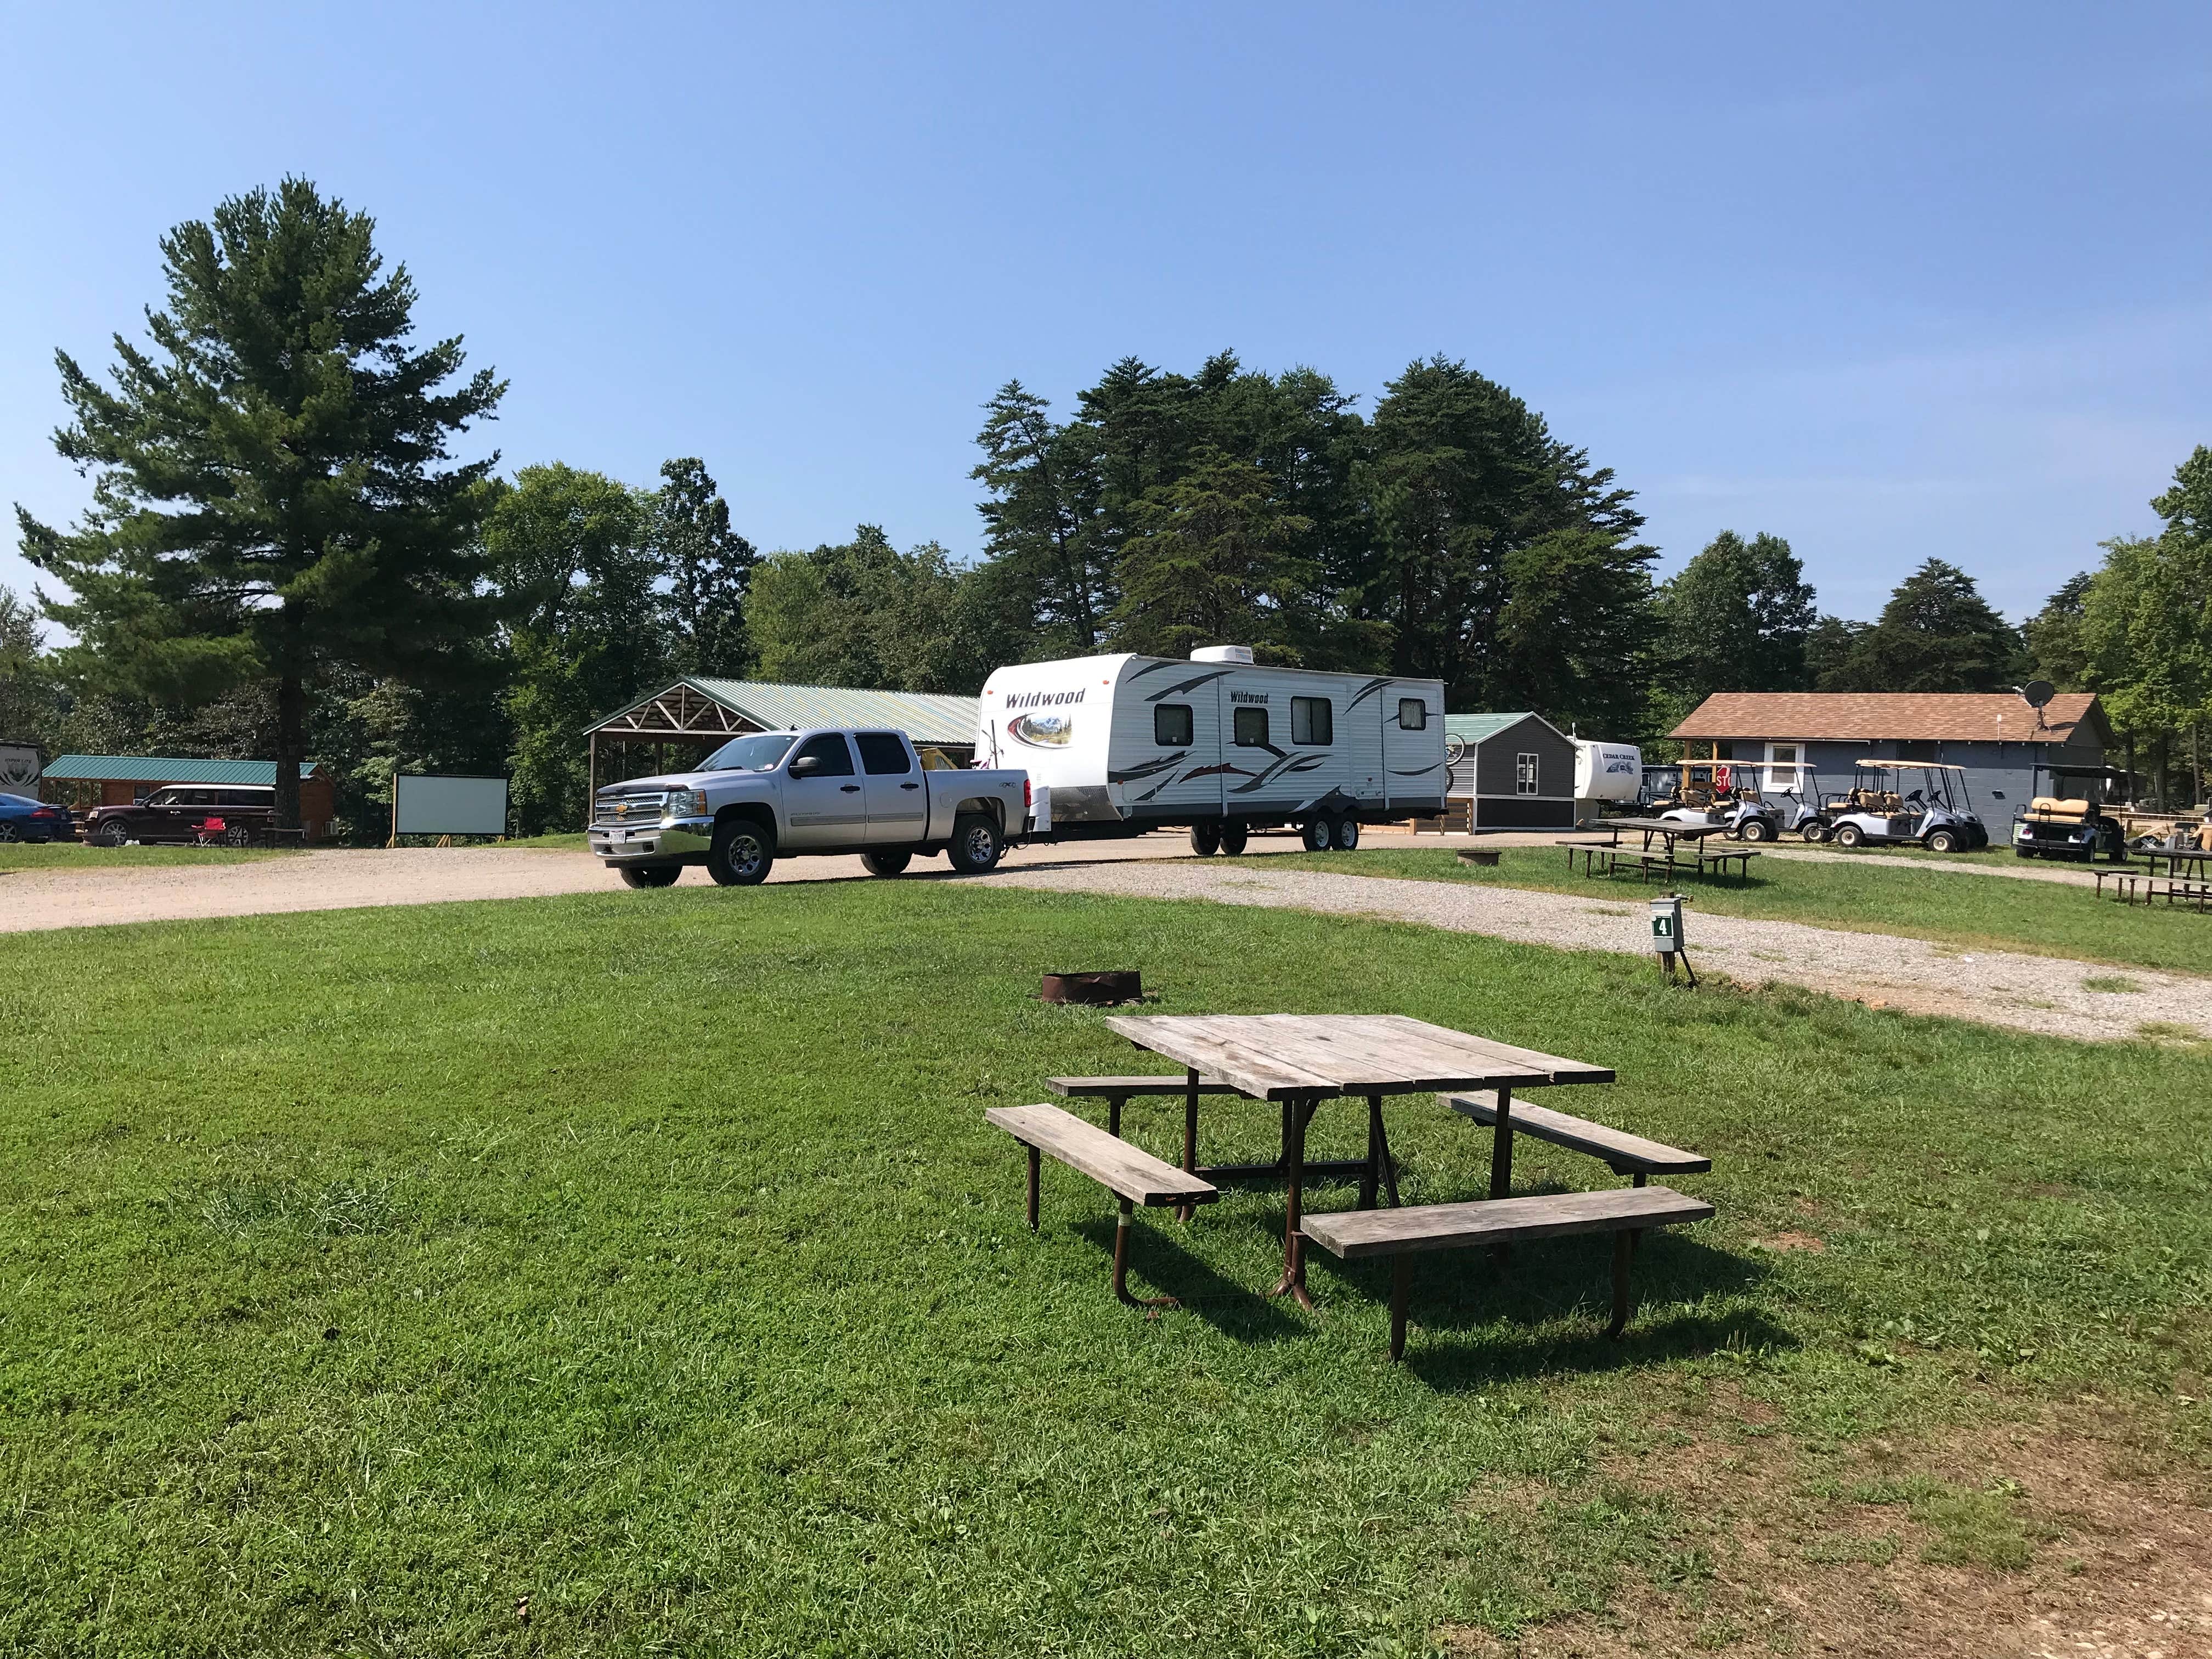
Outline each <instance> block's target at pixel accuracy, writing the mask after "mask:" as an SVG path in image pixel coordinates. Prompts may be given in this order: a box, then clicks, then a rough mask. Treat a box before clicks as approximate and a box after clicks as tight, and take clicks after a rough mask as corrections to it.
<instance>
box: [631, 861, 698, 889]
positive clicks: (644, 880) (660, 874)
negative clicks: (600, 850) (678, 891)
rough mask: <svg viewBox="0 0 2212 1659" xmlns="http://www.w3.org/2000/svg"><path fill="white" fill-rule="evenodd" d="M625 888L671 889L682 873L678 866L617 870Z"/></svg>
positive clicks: (666, 865) (649, 866)
mask: <svg viewBox="0 0 2212 1659" xmlns="http://www.w3.org/2000/svg"><path fill="white" fill-rule="evenodd" d="M615 873H616V874H617V875H618V876H620V877H621V878H622V884H623V886H625V887H673V886H675V885H676V878H677V877H678V876H680V875H682V874H683V873H684V866H681V865H678V864H648V865H645V866H641V868H638V869H635V870H617V871H616V872H615Z"/></svg>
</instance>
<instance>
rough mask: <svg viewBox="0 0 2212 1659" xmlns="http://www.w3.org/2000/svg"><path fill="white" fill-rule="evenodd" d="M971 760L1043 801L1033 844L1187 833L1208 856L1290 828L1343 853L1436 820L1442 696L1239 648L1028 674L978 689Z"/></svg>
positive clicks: (1073, 661)
mask: <svg viewBox="0 0 2212 1659" xmlns="http://www.w3.org/2000/svg"><path fill="white" fill-rule="evenodd" d="M975 758H976V763H977V764H979V765H985V766H1004V767H1022V768H1025V769H1027V770H1028V772H1029V775H1030V783H1031V785H1032V787H1033V788H1036V789H1037V790H1040V791H1043V792H1048V793H1044V794H1043V795H1042V799H1039V801H1038V803H1037V805H1038V807H1039V809H1040V810H1039V812H1038V817H1039V819H1040V823H1039V824H1038V834H1039V836H1045V835H1049V836H1051V837H1052V838H1053V839H1055V840H1080V839H1084V838H1085V837H1103V836H1126V835H1135V834H1140V833H1142V832H1143V831H1145V830H1147V829H1159V828H1163V827H1169V826H1177V825H1182V824H1188V825H1190V826H1191V827H1192V829H1193V839H1194V842H1196V843H1197V844H1198V845H1199V846H1200V849H1201V850H1207V848H1208V845H1209V842H1212V843H1213V844H1222V845H1227V846H1231V847H1232V848H1233V847H1235V846H1238V845H1241V844H1242V841H1243V835H1244V832H1245V831H1247V830H1249V829H1270V828H1274V827H1278V826H1279V825H1282V824H1285V823H1295V824H1297V825H1299V826H1300V827H1302V828H1303V829H1305V830H1306V833H1307V841H1308V843H1309V845H1316V846H1318V845H1337V846H1347V845H1352V844H1356V842H1357V841H1358V829H1357V828H1356V827H1351V826H1357V825H1358V824H1361V823H1386V822H1389V821H1390V820H1392V819H1396V818H1406V817H1415V816H1422V817H1430V816H1434V815H1435V814H1437V813H1439V812H1441V811H1443V799H1444V785H1445V777H1446V770H1447V769H1446V767H1445V763H1444V721H1443V682H1442V681H1440V680H1428V679H1404V678H1397V677H1395V676H1391V675H1374V674H1340V673H1332V672H1327V671H1320V670H1313V669H1301V668H1274V667H1268V666H1265V665H1260V664H1256V663H1255V662H1253V661H1252V660H1251V653H1250V652H1249V650H1247V649H1245V648H1244V647H1237V646H1212V647H1206V648H1204V649H1202V650H1200V651H1195V652H1193V653H1191V656H1190V659H1188V661H1185V660H1182V659H1176V658H1170V657H1141V656H1131V655H1121V656H1106V657H1075V658H1070V659H1065V660H1062V661H1059V662H1042V663H1024V664H1021V665H1018V666H1016V667H1012V668H1001V669H1000V670H998V671H996V672H995V673H994V674H993V675H992V676H991V678H989V680H987V682H986V683H985V684H984V687H983V695H982V698H981V709H980V713H979V716H978V724H977V730H976V744H975ZM1047 815H1048V816H1047ZM1046 823H1049V826H1050V827H1049V829H1047V828H1046Z"/></svg>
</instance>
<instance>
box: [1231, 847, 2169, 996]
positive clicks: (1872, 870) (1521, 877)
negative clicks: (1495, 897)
mask: <svg viewBox="0 0 2212 1659" xmlns="http://www.w3.org/2000/svg"><path fill="white" fill-rule="evenodd" d="M1247 856H1248V857H1249V856H1250V855H1249V854H1248V855H1247ZM1268 857H1269V862H1270V865H1271V867H1281V862H1280V861H1281V860H1282V859H1283V858H1285V857H1288V858H1290V859H1291V860H1292V861H1293V863H1294V865H1295V866H1296V867H1299V868H1306V869H1314V870H1332V871H1336V872H1340V873H1343V874H1346V875H1354V876H1400V877H1407V878H1413V879H1417V880H1422V881H1448V882H1473V883H1487V884H1493V885H1498V886H1506V887H1533V888H1538V889H1541V890H1543V891H1545V892H1550V893H1581V894H1589V895H1592V896H1600V897H1606V898H1613V899H1618V900H1620V901H1622V902H1631V901H1634V900H1636V899H1638V898H1639V897H1642V896H1649V895H1650V894H1653V893H1656V892H1658V891H1660V890H1661V887H1662V884H1659V883H1654V882H1644V883H1638V881H1637V879H1636V878H1634V877H1633V876H1615V877H1612V878H1607V877H1604V876H1595V877H1592V876H1585V875H1583V873H1582V872H1581V871H1580V869H1579V868H1577V869H1575V870H1569V869H1568V868H1567V866H1566V854H1565V853H1564V852H1561V851H1559V850H1558V849H1556V848H1548V847H1546V848H1534V847H1525V848H1524V847H1508V848H1500V849H1499V859H1498V864H1497V865H1496V866H1494V867H1491V868H1483V867H1480V866H1471V865H1464V864H1462V863H1460V862H1459V861H1458V859H1457V857H1456V856H1455V852H1454V850H1453V849H1450V848H1386V847H1374V848H1363V849H1361V850H1360V851H1358V852H1357V853H1306V852H1299V853H1297V854H1269V855H1268ZM1867 859H1868V862H1866V863H1864V864H1858V863H1853V864H1850V865H1843V864H1831V863H1828V862H1826V861H1823V860H1810V859H1790V858H1761V859H1757V860H1753V863H1752V866H1751V868H1752V870H1753V876H1752V878H1751V880H1750V882H1749V884H1747V885H1741V886H1740V885H1738V884H1736V882H1735V878H1734V877H1733V876H1731V877H1730V878H1729V879H1728V880H1727V881H1725V882H1719V881H1699V880H1697V879H1696V878H1686V879H1685V880H1684V881H1683V882H1682V883H1681V884H1680V885H1681V889H1682V890H1683V891H1685V892H1686V893H1688V894H1690V895H1691V896H1692V903H1693V906H1694V908H1697V909H1699V910H1706V911H1710V912H1711V913H1712V914H1714V915H1723V916H1753V917H1758V918H1760V919H1762V920H1766V921H1802V922H1808V923H1811V924H1812V925H1814V926H1815V927H1839V928H1843V929H1845V930H1847V931H1850V932H1853V933H1902V934H1905V935H1908V936H1909V937H1911V938H1914V939H1934V940H1936V941H1937V942H1938V943H1941V944H1946V945H1959V946H1960V947H1962V948H1964V949H1966V950H1996V951H2027V953H2029V954H2030V955H2033V956H2046V957H2074V958H2076V959H2078V960H2081V961H2083V962H2105V963H2116V964H2118V965H2122V966H2125V967H2131V968H2157V969H2163V970H2165V971H2166V972H2169V973H2179V974H2204V973H2208V972H2212V916H2202V915H2197V914H2196V913H2195V912H2194V911H2190V910H2172V909H2166V908H2146V907H2142V906H2137V907H2135V908H2128V907H2125V906H2123V905H2120V904H2118V903H2116V902H2113V901H2112V899H2109V898H2104V899H2100V898H2099V897H2097V896H2096V895H2095V893H2094V892H2093V891H2085V890H2081V889H2078V888H2075V887H2072V886H2069V885H2062V884H2058V883H2055V882H2047V881H2012V880H2008V879H2006V878H2002V877H1998V876H1970V875H1964V874H1961V873H1959V872H1948V873H1947V872H1943V871H1941V870H1916V869H1913V868H1911V866H1909V865H1904V864H1887V865H1883V864H1880V863H1876V862H1875V860H1874V855H1872V854H1868V855H1867Z"/></svg>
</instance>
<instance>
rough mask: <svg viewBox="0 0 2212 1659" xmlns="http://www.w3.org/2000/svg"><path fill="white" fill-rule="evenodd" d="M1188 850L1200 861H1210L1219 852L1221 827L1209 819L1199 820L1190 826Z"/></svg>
mask: <svg viewBox="0 0 2212 1659" xmlns="http://www.w3.org/2000/svg"><path fill="white" fill-rule="evenodd" d="M1190 850H1191V851H1192V852H1194V853H1195V854H1198V855H1199V857H1200V858H1202V859H1210V858H1212V856H1213V855H1214V854H1216V853H1218V852H1219V851H1220V850H1221V825H1220V824H1219V823H1217V822H1215V821H1214V820H1212V819H1211V818H1206V819H1201V820H1200V821H1199V822H1198V823H1194V824H1192V825H1191V826H1190Z"/></svg>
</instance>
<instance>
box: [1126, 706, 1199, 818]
mask: <svg viewBox="0 0 2212 1659" xmlns="http://www.w3.org/2000/svg"><path fill="white" fill-rule="evenodd" d="M1162 678H1165V677H1162ZM1144 684H1145V682H1144V681H1143V680H1139V681H1137V682H1136V686H1137V688H1139V689H1138V690H1137V691H1136V694H1135V695H1133V696H1129V695H1128V694H1124V695H1125V696H1127V702H1126V703H1125V705H1124V709H1125V711H1126V712H1122V711H1117V716H1118V717H1117V718H1116V720H1115V733H1114V737H1115V743H1114V755H1115V768H1114V770H1113V774H1112V776H1113V779H1114V781H1115V782H1117V783H1119V784H1120V785H1121V807H1122V811H1124V812H1125V813H1127V815H1128V816H1129V817H1133V818H1169V819H1182V818H1187V817H1212V815H1213V814H1215V813H1217V812H1218V811H1220V810H1221V690H1220V685H1221V681H1220V678H1219V677H1218V676H1215V677H1208V678H1206V679H1205V680H1204V681H1203V683H1201V684H1195V685H1186V686H1180V687H1170V688H1168V689H1166V690H1159V691H1154V692H1145V691H1143V690H1141V688H1142V687H1143V686H1144Z"/></svg>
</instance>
